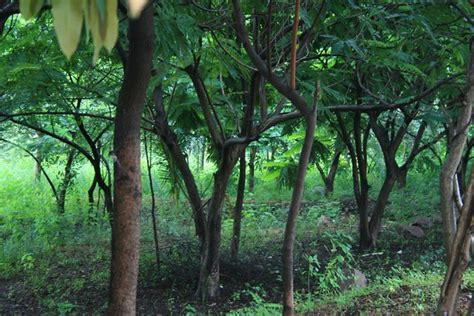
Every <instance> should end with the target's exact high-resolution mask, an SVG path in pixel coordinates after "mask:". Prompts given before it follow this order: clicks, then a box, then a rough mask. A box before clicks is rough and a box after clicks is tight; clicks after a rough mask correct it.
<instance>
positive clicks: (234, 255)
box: [230, 151, 246, 261]
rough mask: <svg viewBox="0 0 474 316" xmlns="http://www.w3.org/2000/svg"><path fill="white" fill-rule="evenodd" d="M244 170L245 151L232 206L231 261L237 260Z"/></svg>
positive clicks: (241, 158) (241, 157)
mask: <svg viewBox="0 0 474 316" xmlns="http://www.w3.org/2000/svg"><path fill="white" fill-rule="evenodd" d="M245 172H246V161H245V151H243V152H242V154H241V155H240V165H239V183H238V184H237V197H236V199H235V207H234V216H233V217H234V224H233V228H232V242H231V245H230V257H231V258H232V260H233V261H238V254H239V244H240V223H241V219H242V209H243V205H244V193H245Z"/></svg>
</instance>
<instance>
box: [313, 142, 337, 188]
mask: <svg viewBox="0 0 474 316" xmlns="http://www.w3.org/2000/svg"><path fill="white" fill-rule="evenodd" d="M340 157H341V150H337V151H336V153H335V155H334V157H333V159H332V161H331V167H330V168H329V172H328V174H327V175H326V174H325V172H324V170H323V166H321V165H320V164H319V162H317V161H316V168H317V169H318V171H319V174H320V175H321V178H322V179H323V182H324V195H325V196H329V195H331V194H332V192H333V191H334V180H335V179H336V174H337V168H338V166H339V158H340Z"/></svg>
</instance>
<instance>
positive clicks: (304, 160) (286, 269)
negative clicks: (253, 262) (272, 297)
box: [282, 110, 316, 315]
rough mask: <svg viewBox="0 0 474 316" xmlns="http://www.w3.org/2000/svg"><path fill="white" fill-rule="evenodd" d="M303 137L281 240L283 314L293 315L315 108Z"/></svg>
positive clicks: (307, 118) (307, 119)
mask: <svg viewBox="0 0 474 316" xmlns="http://www.w3.org/2000/svg"><path fill="white" fill-rule="evenodd" d="M305 123H306V128H305V138H304V142H303V148H302V149H301V154H300V158H299V162H298V170H297V176H296V183H295V186H294V188H293V194H292V197H291V203H290V209H289V211H288V219H287V222H286V228H285V237H284V240H283V250H282V263H283V314H284V315H294V314H295V304H294V294H293V292H294V289H293V248H294V242H295V235H296V220H297V217H298V212H299V209H300V206H301V200H302V198H303V192H304V179H305V176H306V171H307V169H308V163H309V157H310V155H311V147H312V146H313V139H314V130H315V128H316V110H314V112H312V113H310V114H309V115H308V116H306V117H305Z"/></svg>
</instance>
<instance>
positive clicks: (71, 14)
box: [51, 0, 83, 59]
mask: <svg viewBox="0 0 474 316" xmlns="http://www.w3.org/2000/svg"><path fill="white" fill-rule="evenodd" d="M52 6H53V7H52V9H51V11H52V13H53V18H54V22H53V23H54V29H55V30H56V36H57V37H58V42H59V47H61V50H62V51H63V53H64V55H66V57H67V58H68V59H69V58H71V56H72V54H74V52H75V51H76V49H77V45H78V44H79V39H80V38H81V30H82V20H83V12H82V3H81V0H69V1H63V0H52Z"/></svg>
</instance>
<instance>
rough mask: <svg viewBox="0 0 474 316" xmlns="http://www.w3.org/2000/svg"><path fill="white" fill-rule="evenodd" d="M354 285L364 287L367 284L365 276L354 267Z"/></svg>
mask: <svg viewBox="0 0 474 316" xmlns="http://www.w3.org/2000/svg"><path fill="white" fill-rule="evenodd" d="M354 286H355V287H358V288H364V287H366V286H367V278H366V276H365V274H363V273H362V272H361V271H359V270H357V269H354Z"/></svg>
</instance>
